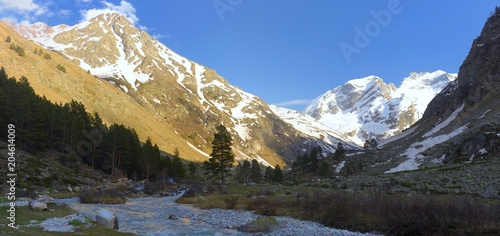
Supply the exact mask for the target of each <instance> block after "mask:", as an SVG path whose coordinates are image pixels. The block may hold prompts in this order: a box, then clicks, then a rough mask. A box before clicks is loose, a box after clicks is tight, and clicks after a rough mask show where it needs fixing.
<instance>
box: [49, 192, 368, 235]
mask: <svg viewBox="0 0 500 236" xmlns="http://www.w3.org/2000/svg"><path fill="white" fill-rule="evenodd" d="M178 197H180V195H177V196H171V197H142V198H135V199H128V201H127V203H125V204H116V205H111V204H81V203H79V202H78V199H77V198H73V199H64V200H57V202H59V203H60V202H66V203H68V204H69V205H70V206H71V207H72V208H73V209H75V210H76V211H78V212H79V213H80V214H82V215H84V216H86V217H89V218H91V219H95V214H96V213H97V212H98V211H99V210H100V209H103V208H104V209H107V210H109V211H111V212H114V213H115V214H116V216H117V218H118V222H119V228H120V229H119V231H121V232H129V233H135V234H137V235H148V236H149V235H151V236H160V235H162V236H163V235H172V236H181V235H250V234H248V233H242V232H238V231H237V230H236V229H235V228H236V227H238V226H241V225H244V224H246V223H249V222H251V221H253V220H255V219H257V218H258V217H259V215H256V214H253V213H252V212H248V211H236V210H223V209H210V210H203V209H199V208H196V207H194V206H192V205H187V204H178V203H175V200H176V199H177V198H178ZM173 216H175V217H173ZM170 218H176V219H170ZM276 219H277V220H278V221H279V222H280V225H279V226H278V227H277V228H275V229H274V230H272V231H271V232H268V233H265V234H259V235H349V236H351V235H368V234H360V233H355V232H350V231H346V230H338V229H333V228H329V227H325V226H323V225H321V224H318V223H316V222H309V221H301V220H297V219H293V218H289V217H276Z"/></svg>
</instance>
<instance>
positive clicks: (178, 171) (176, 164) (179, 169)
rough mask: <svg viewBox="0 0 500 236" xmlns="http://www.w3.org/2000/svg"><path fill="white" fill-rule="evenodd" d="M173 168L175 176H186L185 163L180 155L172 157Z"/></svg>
mask: <svg viewBox="0 0 500 236" xmlns="http://www.w3.org/2000/svg"><path fill="white" fill-rule="evenodd" d="M172 169H173V173H172V176H173V177H177V178H184V177H186V168H185V167H184V163H182V160H181V158H180V157H178V156H174V158H172Z"/></svg>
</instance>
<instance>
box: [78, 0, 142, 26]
mask: <svg viewBox="0 0 500 236" xmlns="http://www.w3.org/2000/svg"><path fill="white" fill-rule="evenodd" d="M101 3H102V4H103V5H104V6H105V8H101V9H95V8H94V9H88V10H80V14H81V15H82V21H88V20H90V19H92V18H94V17H96V16H98V15H100V14H106V13H118V14H120V15H123V16H124V17H125V18H127V20H128V21H130V23H132V24H133V25H135V26H137V28H139V29H141V30H147V27H145V26H142V25H139V18H138V17H137V16H136V10H135V8H134V6H132V4H130V3H129V2H127V1H125V0H122V1H120V5H115V4H113V3H110V2H107V1H101Z"/></svg>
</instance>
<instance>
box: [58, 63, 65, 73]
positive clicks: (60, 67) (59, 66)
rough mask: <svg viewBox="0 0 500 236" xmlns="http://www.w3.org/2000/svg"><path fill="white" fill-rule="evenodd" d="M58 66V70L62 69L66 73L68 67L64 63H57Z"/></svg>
mask: <svg viewBox="0 0 500 236" xmlns="http://www.w3.org/2000/svg"><path fill="white" fill-rule="evenodd" d="M56 68H57V69H58V70H60V71H62V72H64V73H66V68H65V67H64V66H63V65H61V64H57V66H56Z"/></svg>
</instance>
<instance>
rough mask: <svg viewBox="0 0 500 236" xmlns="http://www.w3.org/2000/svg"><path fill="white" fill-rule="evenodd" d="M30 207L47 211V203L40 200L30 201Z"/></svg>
mask: <svg viewBox="0 0 500 236" xmlns="http://www.w3.org/2000/svg"><path fill="white" fill-rule="evenodd" d="M29 206H30V209H31V210H33V211H45V210H47V203H45V202H39V201H30V202H29Z"/></svg>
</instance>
